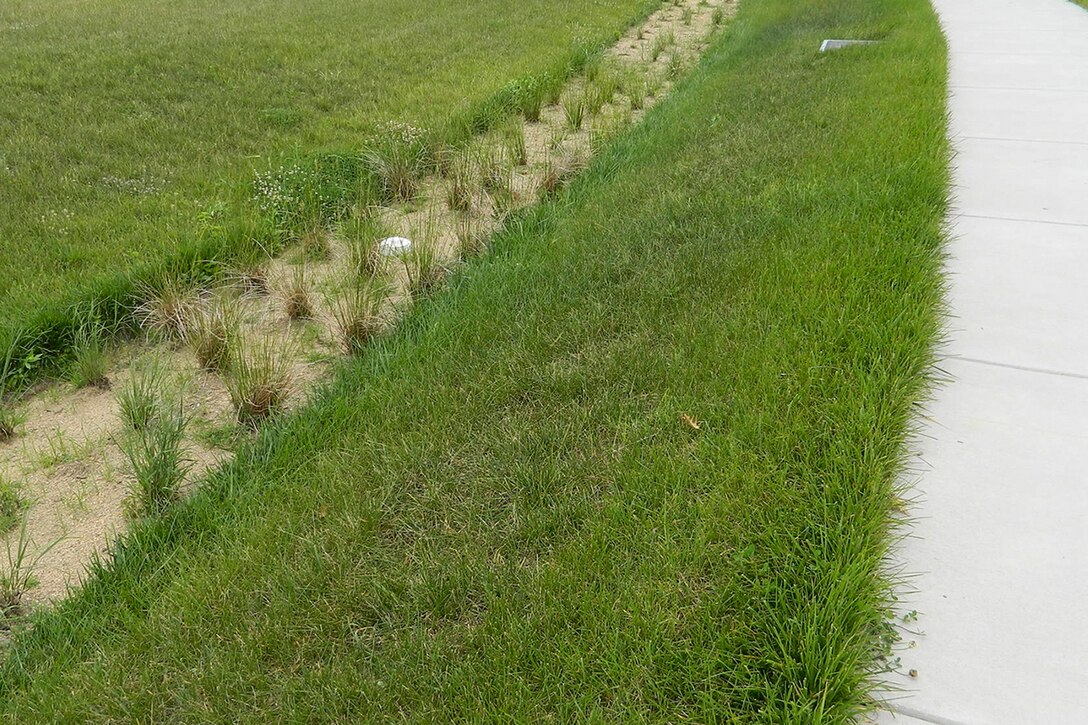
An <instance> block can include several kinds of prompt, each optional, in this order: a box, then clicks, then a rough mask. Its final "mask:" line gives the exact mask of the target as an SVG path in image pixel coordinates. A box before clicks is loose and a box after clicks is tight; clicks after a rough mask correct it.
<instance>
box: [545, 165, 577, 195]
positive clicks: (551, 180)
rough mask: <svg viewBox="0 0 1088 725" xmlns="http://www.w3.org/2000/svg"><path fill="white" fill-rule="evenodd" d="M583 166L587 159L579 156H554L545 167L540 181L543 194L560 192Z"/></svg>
mask: <svg viewBox="0 0 1088 725" xmlns="http://www.w3.org/2000/svg"><path fill="white" fill-rule="evenodd" d="M583 168H585V161H584V160H583V159H582V158H580V157H578V156H573V155H563V156H552V157H551V158H549V159H548V163H547V165H546V166H545V167H544V176H543V177H542V179H541V182H540V194H541V196H544V197H546V196H550V195H552V194H556V193H558V192H559V191H560V190H562V189H563V187H565V186H566V185H567V184H568V183H570V180H571V179H572V178H574V176H576V175H577V174H578V172H579V171H581V170H582V169H583Z"/></svg>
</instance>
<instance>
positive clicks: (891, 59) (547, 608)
mask: <svg viewBox="0 0 1088 725" xmlns="http://www.w3.org/2000/svg"><path fill="white" fill-rule="evenodd" d="M884 35H886V36H887V38H888V42H887V43H886V44H883V45H880V46H874V47H869V48H864V49H851V50H847V51H842V52H838V53H834V54H830V55H825V56H821V55H819V54H817V53H816V48H817V46H818V44H819V41H820V40H821V39H822V38H825V37H858V36H884ZM943 58H944V49H943V44H942V40H941V38H940V36H939V33H938V30H937V26H936V24H935V22H934V18H933V17H932V14H931V11H930V9H929V6H928V4H927V3H925V2H924V0H832V1H831V2H829V1H828V0H801V1H798V0H748V2H747V5H745V6H744V7H743V8H742V11H741V17H740V19H739V20H738V21H736V23H735V24H734V25H733V26H732V28H731V30H730V31H729V32H728V34H727V35H726V36H725V37H724V38H723V40H722V41H721V42H719V43H717V44H716V46H715V49H714V50H712V52H711V53H710V55H709V56H708V58H707V60H706V62H705V63H704V65H703V66H702V67H701V69H700V70H699V71H697V72H696V74H695V75H693V76H692V77H691V78H690V79H689V80H688V81H687V82H685V83H684V84H683V85H682V87H681V88H680V89H679V90H678V91H677V93H676V96H675V97H674V98H673V99H672V100H670V101H669V102H668V103H667V104H666V105H664V106H662V107H660V108H659V109H658V110H657V111H655V113H654V114H652V116H651V117H650V119H648V121H647V123H646V124H645V125H644V126H643V127H641V128H640V129H638V130H637V131H635V132H634V133H633V135H632V136H631V137H629V138H627V139H625V140H624V141H622V142H621V143H620V144H619V145H618V146H617V147H616V148H615V149H613V151H612V152H611V153H610V154H609V155H608V156H606V157H605V158H603V159H602V160H601V161H600V162H599V163H598V164H597V165H596V166H595V167H594V170H593V171H591V172H590V174H589V175H588V176H587V178H586V179H584V180H583V182H582V183H580V184H578V185H577V186H576V187H575V188H574V189H573V190H572V193H571V194H570V196H569V197H568V198H567V200H566V201H568V202H569V204H555V205H551V206H548V207H546V208H544V209H543V210H542V211H541V212H540V213H539V214H538V215H537V216H535V217H533V218H531V219H530V220H528V221H526V223H525V224H523V225H521V226H519V227H517V228H515V229H512V230H510V231H509V232H508V233H506V234H504V235H503V236H502V237H501V238H500V239H499V240H498V241H497V243H496V249H495V252H494V254H493V255H491V256H490V257H488V258H487V259H485V260H482V261H480V262H479V263H477V264H475V265H473V266H472V267H471V268H470V269H468V270H466V271H465V272H464V273H463V274H462V275H460V276H459V277H458V279H457V282H456V284H455V285H454V287H453V289H452V290H450V291H449V292H448V293H446V294H444V295H443V296H441V297H440V298H438V299H436V300H434V301H433V302H432V303H430V304H428V305H425V306H424V307H423V308H421V309H419V310H417V311H416V312H415V313H413V315H412V316H411V317H410V318H409V319H408V320H407V321H406V322H405V323H404V324H403V325H402V327H401V328H400V330H399V331H398V332H397V333H396V334H395V335H393V336H392V337H390V338H389V339H387V340H385V341H384V342H383V343H381V344H380V345H379V346H378V347H377V348H376V349H374V350H372V351H371V353H370V354H368V355H367V356H366V357H365V358H364V359H362V360H360V361H359V362H358V363H357V364H354V365H353V366H351V367H350V368H348V369H346V370H345V371H344V373H343V375H342V376H341V379H340V381H339V383H338V384H337V386H336V387H335V389H334V390H332V391H331V392H330V394H329V395H327V396H326V397H324V398H323V399H322V400H321V401H319V402H318V403H317V404H316V405H315V406H314V407H313V408H312V409H311V410H309V411H308V412H305V413H303V414H301V415H300V416H298V417H297V418H295V419H294V420H292V421H289V422H287V423H285V425H284V426H283V427H282V428H281V429H279V430H276V431H271V432H269V434H268V435H266V436H265V438H264V439H263V441H262V443H261V444H259V445H257V446H255V447H254V449H253V450H252V451H250V453H249V454H248V455H247V456H244V457H243V459H241V460H240V461H239V462H237V463H236V464H235V465H233V466H231V467H230V468H229V470H227V471H226V472H224V473H223V474H221V475H219V476H218V477H217V478H215V479H214V481H213V484H212V486H211V487H210V488H209V489H207V490H206V492H205V494H203V495H201V496H199V497H197V499H196V500H194V501H193V502H192V504H191V505H190V506H188V507H186V508H185V509H183V510H182V511H180V512H179V513H178V514H177V515H176V516H175V518H173V519H172V520H169V521H164V522H162V523H161V524H160V525H158V526H154V527H149V528H146V529H144V530H142V531H141V532H140V533H139V535H138V536H136V537H135V538H133V539H132V540H131V541H130V544H129V547H128V548H127V549H126V550H125V551H123V552H122V553H121V561H120V563H119V564H118V565H117V566H116V567H115V569H114V570H113V571H112V572H106V573H105V574H103V576H102V577H101V578H100V579H98V580H97V581H96V582H95V583H94V584H93V585H92V586H91V587H89V588H88V589H87V590H86V591H85V592H84V594H83V595H82V596H81V597H78V598H76V599H74V600H72V601H71V602H69V603H68V604H67V605H66V606H64V607H62V608H61V610H60V612H59V613H58V614H56V615H54V616H52V617H47V618H44V619H43V621H41V622H40V623H39V625H38V627H37V629H36V630H35V631H33V632H32V633H30V634H29V635H28V636H27V637H25V638H24V639H23V640H22V641H21V642H20V643H19V645H18V646H17V649H16V650H15V652H14V654H13V656H12V658H11V659H10V660H9V662H8V664H7V667H6V668H5V669H4V670H3V673H2V678H0V687H2V691H4V692H5V694H6V698H5V701H6V704H5V707H6V712H7V714H8V715H9V716H10V717H13V718H16V719H19V718H23V719H34V718H46V717H54V716H58V715H60V714H62V713H63V714H65V715H66V716H68V717H76V716H83V717H97V718H106V717H112V718H117V719H125V720H131V719H139V718H143V719H150V718H153V717H156V718H164V719H165V718H172V719H177V720H181V721H201V720H211V719H219V718H224V717H227V716H228V714H229V715H230V716H231V717H237V718H252V719H264V718H269V717H271V718H273V719H300V718H305V717H309V718H313V717H317V716H318V715H317V714H318V713H320V717H322V718H326V717H340V718H342V719H344V720H351V719H355V718H361V717H377V716H379V715H381V716H385V717H390V718H401V717H407V718H410V719H420V720H431V719H434V720H443V721H449V720H454V719H459V718H460V719H466V720H482V719H492V720H502V721H506V720H509V719H518V720H525V721H529V720H539V719H544V718H546V717H548V716H551V717H552V718H554V719H555V720H558V721H568V720H570V719H574V718H578V719H581V718H590V717H595V718H597V719H599V721H602V722H604V721H608V722H613V721H622V720H626V719H631V718H636V717H646V718H649V719H652V720H662V721H664V720H670V721H676V720H681V719H685V718H690V719H692V720H695V721H701V722H711V721H724V720H730V721H734V720H735V721H762V722H774V723H783V722H844V721H845V720H846V719H847V718H848V717H849V716H850V715H851V714H852V713H853V712H854V711H855V710H856V709H857V708H858V707H859V706H861V704H862V703H863V702H864V691H865V685H864V680H863V677H862V673H863V672H864V671H865V670H866V668H869V667H871V666H872V665H873V663H874V659H875V656H876V650H877V648H878V647H879V644H880V633H881V632H882V631H883V628H882V626H881V623H882V621H883V620H882V614H881V611H882V610H881V602H882V599H883V597H884V595H885V582H883V580H882V579H881V578H880V577H879V576H878V573H877V571H878V563H879V561H880V559H881V556H882V554H883V552H884V550H885V546H886V543H887V533H886V521H887V518H888V515H889V511H890V510H891V509H892V508H893V507H894V504H895V499H894V493H893V488H892V481H893V479H894V476H895V474H896V472H897V470H898V461H899V460H900V456H901V450H902V441H903V437H904V435H905V429H906V427H907V421H908V419H909V416H910V411H911V405H912V402H913V401H914V400H916V399H917V397H918V396H919V395H920V394H921V392H922V390H923V388H924V374H925V371H926V369H927V364H928V361H929V359H930V356H929V352H928V351H929V348H930V345H931V343H932V342H933V340H934V336H935V334H936V329H937V316H938V313H937V310H938V305H939V298H940V276H939V266H940V247H941V241H940V240H941V218H942V214H943V211H944V207H945V202H944V198H945V185H946V178H947V177H946V146H945V142H944V137H943V133H944V116H943V91H944V72H945V68H944V61H943ZM683 415H690V416H693V417H694V418H696V419H697V420H698V421H699V426H700V429H699V430H693V429H692V428H691V427H690V426H688V425H687V424H686V423H685V422H683V420H682V416H683Z"/></svg>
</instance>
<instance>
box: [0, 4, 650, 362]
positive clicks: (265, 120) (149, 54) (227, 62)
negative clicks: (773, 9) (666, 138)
mask: <svg viewBox="0 0 1088 725" xmlns="http://www.w3.org/2000/svg"><path fill="white" fill-rule="evenodd" d="M651 5H656V3H652V2H650V1H649V0H614V1H612V2H591V3H569V2H564V1H562V0H473V1H472V2H464V1H463V0H434V1H432V2H419V1H418V0H362V1H361V2H354V1H351V0H319V1H317V2H307V3H294V2H287V3H272V2H268V0H232V1H231V2H229V3H223V2H217V1H214V0H196V2H189V3H184V4H179V3H175V2H170V1H169V0H136V1H135V2H122V1H121V0H89V1H88V2H75V1H74V0H62V1H61V2H56V1H54V0H20V1H19V2H5V3H2V4H0V38H2V43H3V47H4V72H3V73H2V74H0V98H2V99H3V103H0V209H2V210H3V213H2V214H0V347H6V344H5V343H6V342H7V340H8V339H9V338H10V337H11V336H12V334H13V330H14V329H15V328H19V327H22V326H24V325H27V324H29V325H30V327H31V328H33V329H34V331H35V332H41V331H43V330H44V331H47V332H48V336H51V337H54V338H57V339H46V340H40V341H39V343H40V346H41V347H42V348H43V349H46V350H48V351H58V350H63V349H65V348H66V343H67V337H66V336H65V335H64V334H60V333H57V332H56V328H58V327H60V326H61V322H63V321H64V318H65V315H66V312H65V310H66V308H67V307H68V306H69V305H71V304H74V303H77V302H83V301H85V299H86V298H88V297H97V298H99V299H103V298H114V297H119V296H122V295H123V294H125V293H127V292H128V291H130V290H131V288H132V286H133V285H132V283H131V282H128V283H126V282H125V278H126V274H125V273H128V274H132V275H136V276H141V275H145V274H148V273H149V272H148V268H154V267H156V266H158V265H159V264H160V260H161V258H162V255H163V252H164V251H174V252H177V253H179V254H181V255H182V256H183V257H186V258H193V257H196V258H202V257H207V256H211V255H212V254H215V253H217V250H220V249H222V248H223V247H224V246H227V247H230V246H236V245H238V244H240V243H241V241H242V240H244V239H246V238H248V237H253V236H258V237H260V236H261V235H263V234H266V233H267V229H266V226H265V225H263V224H262V220H261V219H260V218H259V217H258V218H254V216H253V214H248V215H247V214H246V213H245V212H246V211H247V207H246V201H247V199H248V196H249V194H250V182H251V180H252V179H253V175H254V173H255V172H260V171H265V170H266V169H267V168H269V167H270V166H273V167H274V166H276V164H277V162H278V160H279V159H280V158H282V157H284V156H286V157H295V156H303V157H305V156H306V155H307V154H310V153H314V152H319V151H325V150H328V149H335V150H337V151H342V152H348V153H353V154H356V155H359V154H361V152H362V147H363V144H364V142H365V141H366V139H367V138H368V136H369V135H370V134H372V133H375V132H376V130H377V129H379V128H381V126H382V124H384V123H386V122H388V121H404V122H408V123H412V124H415V125H418V126H424V127H428V128H433V129H435V130H436V131H438V132H440V133H445V132H449V133H452V132H453V131H452V130H450V129H449V128H447V127H449V126H450V125H451V124H453V126H454V127H455V128H456V127H457V124H456V123H455V121H456V120H457V119H462V120H473V119H474V118H476V117H477V116H479V114H481V113H486V112H488V109H491V110H494V108H493V107H494V106H495V99H496V98H499V97H501V95H502V91H503V89H505V88H508V87H509V90H510V93H513V94H516V93H517V88H516V87H513V86H510V84H511V83H512V82H513V81H514V80H515V79H517V78H519V77H528V76H533V75H540V74H541V73H543V72H545V71H554V70H556V69H558V68H562V67H566V64H568V62H570V61H571V59H572V58H575V57H576V56H572V49H573V48H575V47H580V48H592V47H594V46H596V45H598V44H600V43H602V42H604V41H606V40H607V39H610V38H611V37H614V36H615V35H616V34H617V33H618V32H619V31H620V30H621V29H622V28H624V27H626V25H628V24H629V23H630V22H631V21H633V20H636V19H638V18H640V17H641V16H642V14H643V13H644V12H645V11H646V10H647V9H648V8H649V7H650V6H651ZM523 84H524V82H523ZM489 104H490V105H489ZM477 120H478V119H477Z"/></svg>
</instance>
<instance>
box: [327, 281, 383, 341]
mask: <svg viewBox="0 0 1088 725" xmlns="http://www.w3.org/2000/svg"><path fill="white" fill-rule="evenodd" d="M388 298H389V285H388V284H387V283H386V282H385V281H384V280H380V279H372V280H367V281H362V280H351V281H350V282H349V283H348V284H347V285H346V287H345V288H344V290H342V291H341V293H340V296H339V297H337V298H336V300H335V301H334V302H333V305H332V314H333V320H334V321H335V323H336V332H337V335H338V337H339V338H340V344H341V346H342V347H343V349H344V352H345V353H347V354H348V355H357V354H358V353H360V352H362V350H363V349H364V348H365V347H366V346H367V343H369V342H370V341H371V340H372V339H373V338H374V337H375V336H376V335H378V333H380V332H381V329H382V318H381V313H382V308H383V307H384V305H385V302H386V300H387V299H388Z"/></svg>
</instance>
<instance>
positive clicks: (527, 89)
mask: <svg viewBox="0 0 1088 725" xmlns="http://www.w3.org/2000/svg"><path fill="white" fill-rule="evenodd" d="M543 86H544V84H543V83H542V82H541V81H539V80H536V79H533V78H530V79H523V80H521V81H519V82H518V83H517V84H516V85H515V89H514V103H515V104H516V105H517V108H518V111H519V112H520V113H521V115H522V116H523V117H524V118H525V120H526V121H529V122H530V123H535V122H536V121H539V120H540V109H541V107H542V106H543V105H544V95H545V93H544V87H543Z"/></svg>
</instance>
